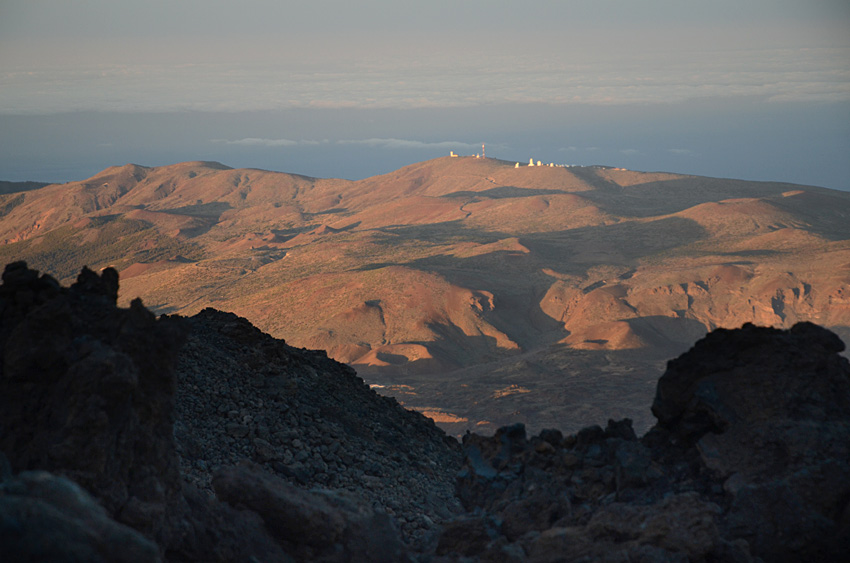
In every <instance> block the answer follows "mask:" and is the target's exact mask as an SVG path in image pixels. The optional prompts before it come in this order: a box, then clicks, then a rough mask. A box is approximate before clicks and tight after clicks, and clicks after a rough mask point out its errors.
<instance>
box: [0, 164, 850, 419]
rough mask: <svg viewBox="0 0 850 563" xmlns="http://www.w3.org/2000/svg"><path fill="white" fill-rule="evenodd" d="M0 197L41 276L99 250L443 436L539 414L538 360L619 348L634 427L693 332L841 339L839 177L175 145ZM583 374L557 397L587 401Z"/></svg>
mask: <svg viewBox="0 0 850 563" xmlns="http://www.w3.org/2000/svg"><path fill="white" fill-rule="evenodd" d="M21 196H23V197H21ZM4 205H5V206H6V208H7V209H8V211H7V212H6V214H5V215H4V216H3V218H2V221H0V240H4V241H5V244H4V245H3V246H2V247H0V257H5V258H8V259H26V260H28V261H29V262H30V263H31V264H33V266H35V267H38V268H40V269H42V270H45V271H49V272H51V273H53V274H54V275H56V276H57V277H59V278H60V279H63V280H65V279H69V278H70V277H71V276H73V275H74V273H75V272H76V271H78V270H79V268H81V267H82V266H83V265H89V266H90V267H93V268H102V267H106V266H110V265H112V266H114V267H116V269H117V270H119V271H120V272H121V275H122V280H124V282H123V285H124V288H125V289H124V293H123V295H124V296H125V297H123V299H127V300H129V299H130V298H131V297H136V296H140V297H142V298H143V300H144V301H145V303H147V304H148V305H149V306H151V307H152V308H153V309H154V310H155V311H158V312H161V313H171V312H179V313H181V314H194V313H196V312H198V311H200V310H202V309H203V308H205V307H208V306H214V307H217V308H222V309H226V310H229V311H233V312H234V313H236V314H239V315H240V316H243V317H246V318H248V319H250V320H251V321H252V322H253V323H255V324H256V325H257V326H259V327H261V328H262V329H263V330H265V331H268V332H269V333H271V334H273V335H275V336H278V337H283V338H285V339H286V340H287V341H289V342H292V343H294V344H297V345H300V346H307V347H316V348H322V349H327V350H329V351H330V353H331V355H332V356H333V357H335V358H336V359H339V360H341V361H344V362H346V363H349V364H350V365H353V366H355V367H356V369H357V370H358V372H359V373H361V375H363V376H364V377H366V379H367V380H369V381H370V382H371V383H374V384H376V385H381V386H382V389H383V391H384V392H387V393H390V394H392V395H393V396H395V397H396V398H398V399H399V400H400V401H402V402H404V403H405V404H406V405H407V406H411V407H413V408H418V409H420V410H423V411H430V412H437V411H441V412H445V413H446V418H451V416H449V415H452V416H453V417H454V418H455V419H465V422H462V423H458V424H455V425H453V426H451V425H444V427H446V428H447V429H448V430H450V431H453V432H457V433H460V432H462V431H464V430H465V429H468V428H476V429H478V430H481V431H486V429H488V428H489V429H491V430H493V429H495V427H497V426H498V425H500V424H503V423H507V422H509V421H513V420H515V419H516V417H517V416H519V418H520V419H521V420H524V421H525V422H526V423H528V424H529V425H530V427H532V428H539V427H542V426H545V425H549V424H552V423H553V422H554V420H553V419H552V418H550V417H552V416H569V414H568V413H566V412H565V411H566V410H567V409H566V408H561V410H560V411H558V410H557V409H556V410H553V409H555V406H554V404H553V401H552V400H550V398H549V396H550V395H552V394H553V393H555V390H554V387H555V386H556V385H557V378H558V377H563V376H555V375H554V374H555V373H563V368H568V371H570V372H575V373H579V374H588V375H587V376H586V377H587V378H591V377H592V378H595V379H596V380H598V384H599V385H603V387H606V386H608V385H615V379H614V378H617V377H620V376H617V375H616V374H618V373H620V372H621V369H620V368H619V367H617V366H621V365H628V366H630V368H629V369H630V370H631V371H630V373H632V376H631V377H632V379H631V381H623V380H621V381H620V382H619V383H618V384H616V385H618V386H619V388H620V389H623V392H626V391H625V387H627V386H632V389H631V390H629V391H628V392H627V394H628V395H630V396H631V394H632V393H634V392H635V390H636V389H643V391H641V392H640V393H638V394H637V395H635V398H634V399H633V400H634V401H637V402H636V403H635V404H634V405H633V408H632V407H631V406H630V407H627V410H625V411H621V415H622V416H630V417H632V418H634V419H635V421H636V422H635V423H636V427H638V428H645V427H646V425H647V424H648V423H649V420H648V419H647V418H646V414H645V412H646V411H645V409H644V408H642V406H645V404H647V402H648V401H649V399H650V397H649V392H650V389H649V382H650V381H651V376H650V374H652V373H655V371H656V370H657V369H658V368H659V366H660V365H662V364H663V362H664V361H665V360H666V358H668V357H671V356H672V355H675V354H677V353H681V352H682V351H684V350H683V347H684V346H685V345H686V343H687V342H688V341H689V340H692V339H693V338H695V337H699V336H701V335H702V334H704V333H705V332H707V331H709V330H712V329H714V328H716V327H726V328H732V327H735V326H740V325H741V324H743V323H745V322H754V323H757V324H763V325H768V326H777V327H785V328H788V327H790V325H791V324H793V323H794V322H797V321H802V320H811V321H814V322H819V323H822V324H825V325H826V326H829V327H830V328H832V329H833V330H836V331H837V332H838V333H839V334H841V335H842V336H845V337H846V336H847V335H850V328H847V327H850V301H848V298H847V295H848V294H850V288H848V284H850V268H848V266H847V265H848V264H850V221H847V218H848V216H850V194H846V193H844V192H837V191H833V190H827V189H824V188H817V187H810V186H799V185H793V184H781V183H770V182H747V181H740V180H727V179H716V178H704V177H696V176H686V175H678V174H668V173H646V172H636V171H629V170H621V169H614V168H608V167H569V168H564V167H550V166H542V167H536V166H535V167H529V166H525V165H521V166H520V167H519V168H517V167H515V163H513V162H507V161H499V160H495V159H489V158H488V159H478V158H473V157H458V158H451V157H443V158H438V159H434V160H430V161H425V162H421V163H414V164H411V165H409V166H406V167H403V168H401V169H399V170H397V171H393V172H390V173H388V174H384V175H381V176H376V177H372V178H367V179H364V180H359V181H349V180H340V179H321V178H308V177H305V176H298V175H292V174H286V173H279V172H268V171H262V170H253V169H231V168H229V167H226V166H224V165H221V164H220V163H204V162H189V163H179V164H175V165H170V166H165V167H153V168H143V167H138V166H136V165H126V166H124V167H113V168H110V169H107V170H106V171H104V172H102V173H100V174H99V175H96V176H95V177H93V178H91V179H89V180H86V181H83V182H72V183H68V184H64V185H52V186H46V187H44V188H40V189H37V190H32V191H28V192H26V193H23V194H9V195H5V196H0V207H3V206H4ZM621 358H622V359H621ZM484 366H488V368H487V369H489V373H490V375H487V373H486V372H485V371H483V370H484ZM551 366H560V368H559V369H552V367H551ZM479 368H480V369H479ZM591 374H592V375H591ZM580 377H584V376H580ZM620 379H622V378H620ZM603 381H605V382H607V383H604V384H603V383H602V382H603ZM464 386H465V387H464ZM512 386H517V387H521V388H523V389H526V390H527V391H528V392H527V393H519V394H507V395H504V394H500V390H502V389H511V388H513V387H512ZM596 386H597V384H594V383H592V382H591V381H590V379H588V380H587V381H586V384H583V385H580V386H579V387H582V388H584V389H585V391H584V392H583V393H585V392H586V393H589V395H583V396H582V397H580V398H579V397H577V400H578V401H579V403H580V404H578V405H577V404H573V406H572V408H579V409H584V408H591V410H592V411H593V412H596V413H601V412H603V411H605V413H606V414H607V413H609V412H610V410H608V409H609V408H610V407H612V406H613V405H611V404H610V400H609V399H606V398H605V397H604V396H601V395H600V392H599V390H596V391H594V390H593V388H594V387H596ZM640 397H642V398H640ZM638 403H640V404H638ZM477 404H481V405H483V406H480V407H479V406H475V405H477ZM603 407H604V408H603ZM517 411H519V412H520V414H519V415H516V414H514V413H516V412H517ZM556 412H557V413H558V414H557V415H556V414H555V413H556ZM547 413H548V414H547ZM575 420H576V422H577V418H576V419H575Z"/></svg>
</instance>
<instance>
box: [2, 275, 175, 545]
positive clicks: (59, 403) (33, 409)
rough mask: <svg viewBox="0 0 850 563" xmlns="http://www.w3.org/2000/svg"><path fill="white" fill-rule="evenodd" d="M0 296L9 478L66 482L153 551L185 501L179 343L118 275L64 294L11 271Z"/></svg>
mask: <svg viewBox="0 0 850 563" xmlns="http://www.w3.org/2000/svg"><path fill="white" fill-rule="evenodd" d="M3 279H4V284H3V286H2V287H0V322H2V329H0V359H2V362H0V450H2V451H3V452H4V453H5V454H6V455H7V456H8V459H9V461H10V463H11V466H12V469H13V470H14V471H15V472H19V471H25V470H33V469H41V470H46V471H50V472H54V473H57V474H60V475H63V476H65V477H68V478H70V479H72V480H73V481H75V482H76V483H78V484H80V485H81V486H82V487H83V488H84V489H86V490H87V491H89V492H90V493H91V494H93V495H94V496H95V497H96V498H97V499H98V501H99V502H100V503H102V504H103V506H104V507H105V508H106V510H107V511H108V512H109V513H110V514H112V515H113V516H115V517H116V518H117V519H118V520H119V521H121V522H124V523H127V524H129V525H131V526H133V527H135V528H136V529H139V530H142V531H143V532H144V533H145V534H147V535H149V536H150V537H153V538H156V539H157V540H158V541H169V540H168V539H167V538H166V537H165V535H167V530H169V529H170V528H172V527H173V525H172V524H173V523H170V522H168V520H169V517H170V514H172V513H173V512H174V510H173V509H174V507H175V503H179V502H180V498H181V486H182V485H181V483H182V480H181V477H180V472H179V461H178V458H177V455H176V452H175V447H174V439H173V430H172V427H173V417H174V390H175V385H176V379H175V375H174V367H173V366H174V363H175V361H176V357H177V352H178V350H179V348H180V346H181V344H182V342H183V339H184V332H183V330H182V329H181V328H180V326H179V323H177V322H176V321H175V320H174V319H167V318H163V319H157V318H156V317H154V315H153V314H151V313H150V312H149V311H148V310H147V309H145V308H144V307H143V306H142V304H141V302H140V301H138V300H136V301H134V302H133V304H132V305H131V306H130V308H129V309H119V308H117V307H116V306H115V299H114V297H115V294H116V291H117V281H116V280H117V274H116V273H115V272H114V270H112V271H111V273H109V272H106V273H104V275H103V277H99V276H98V275H97V274H95V273H93V272H91V271H90V270H84V271H83V273H81V274H80V281H79V282H78V283H77V284H75V285H74V286H73V287H71V288H70V289H65V288H59V286H58V284H57V283H55V281H53V280H52V279H51V278H49V277H48V276H41V277H39V276H38V272H35V271H33V270H27V269H26V266H25V265H22V264H21V263H16V264H11V265H10V266H9V267H7V268H6V272H5V273H4V275H3Z"/></svg>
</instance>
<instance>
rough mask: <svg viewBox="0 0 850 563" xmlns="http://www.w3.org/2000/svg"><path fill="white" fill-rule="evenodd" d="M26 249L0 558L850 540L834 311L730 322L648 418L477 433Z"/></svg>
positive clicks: (224, 324)
mask: <svg viewBox="0 0 850 563" xmlns="http://www.w3.org/2000/svg"><path fill="white" fill-rule="evenodd" d="M117 295H118V276H117V274H116V273H115V271H114V270H111V269H106V270H104V272H103V273H102V274H101V275H98V274H95V273H94V272H92V271H90V270H83V272H82V273H81V274H80V276H79V278H78V281H77V283H75V284H74V285H73V286H71V287H70V288H63V287H60V286H59V284H58V283H57V282H56V281H55V280H53V279H52V278H50V277H49V276H46V275H39V274H38V272H36V271H34V270H30V269H28V268H27V266H26V264H24V263H21V262H18V263H14V264H10V265H9V266H7V267H6V270H5V272H4V274H3V285H2V286H0V369H2V372H0V452H2V453H0V560H3V561H6V560H8V561H293V560H294V561H405V560H410V561H476V560H479V561H652V562H661V561H740V562H747V561H801V560H808V561H842V560H844V557H845V555H846V553H848V552H850V463H848V462H850V364H848V361H847V360H846V359H845V358H843V357H841V356H840V355H839V352H840V351H842V350H843V348H844V345H843V343H842V342H841V341H840V339H838V337H836V336H835V335H834V334H832V333H831V332H829V331H827V330H825V329H823V328H820V327H818V326H816V325H813V324H809V323H801V324H798V325H796V326H795V327H793V328H792V329H790V330H788V331H780V330H775V329H769V328H758V327H754V326H752V325H745V326H744V327H742V328H741V329H738V330H717V331H715V332H713V333H711V334H709V335H708V336H707V337H706V338H704V339H703V340H701V341H699V342H698V343H697V344H696V345H695V346H694V348H693V349H692V350H691V351H689V352H688V353H686V354H684V355H682V356H681V357H679V358H678V359H676V360H673V361H671V362H670V363H669V364H668V369H667V371H666V372H665V374H664V375H663V376H662V377H661V379H660V380H659V383H658V390H657V394H656V398H655V402H654V404H653V406H652V412H653V414H654V415H655V416H656V418H657V419H658V422H657V424H656V425H655V427H653V429H652V430H650V431H649V432H648V433H647V434H646V435H645V436H643V437H642V438H638V437H637V436H636V435H635V433H634V431H633V430H632V427H631V422H630V421H629V420H628V419H626V420H622V421H608V423H607V425H606V426H605V428H602V427H601V426H589V427H587V428H585V429H584V430H582V431H581V432H579V433H577V434H576V435H568V436H564V435H562V433H561V432H559V431H558V430H545V431H543V432H541V433H540V434H539V435H538V436H534V437H530V438H529V437H528V436H526V433H525V429H524V427H523V426H522V425H515V426H509V427H505V428H502V429H500V430H499V431H498V432H497V433H496V434H495V436H492V437H483V436H478V435H474V434H468V435H467V436H466V437H465V438H464V440H463V444H462V445H461V444H458V443H457V442H456V441H455V440H454V439H452V438H449V437H447V436H446V435H445V434H444V433H443V432H442V431H440V430H439V429H438V428H436V427H435V426H434V424H433V422H431V421H430V420H429V419H426V418H425V417H423V416H421V415H419V414H417V413H413V412H410V411H407V410H405V409H403V408H402V407H401V406H399V405H398V404H397V403H396V402H395V400H393V399H387V398H385V397H381V396H379V395H377V394H375V393H374V392H372V391H371V390H370V389H369V388H368V387H367V386H366V385H365V384H364V383H363V381H362V380H361V379H359V378H358V377H357V376H356V374H355V373H354V372H353V371H352V370H351V369H350V368H348V367H346V366H344V365H341V364H338V363H336V362H334V361H332V360H329V359H328V358H327V356H326V355H325V354H324V353H322V352H314V351H307V350H303V349H296V348H292V347H290V346H288V345H287V344H285V343H284V342H283V341H281V340H276V339H273V338H271V337H269V336H267V335H265V334H263V333H261V332H260V331H259V330H257V329H256V328H254V327H253V326H252V325H251V324H250V323H248V322H247V321H245V320H244V319H241V318H239V317H236V316H235V315H231V314H228V313H222V312H219V311H214V310H212V309H207V310H205V311H202V312H201V313H199V314H198V315H196V316H194V317H192V318H180V317H168V316H163V317H159V318H156V317H155V316H154V315H153V314H152V313H150V312H149V311H148V310H146V309H145V308H144V307H143V306H142V304H141V302H140V301H134V302H133V303H132V305H131V306H130V307H129V308H127V309H121V308H118V307H116V299H117Z"/></svg>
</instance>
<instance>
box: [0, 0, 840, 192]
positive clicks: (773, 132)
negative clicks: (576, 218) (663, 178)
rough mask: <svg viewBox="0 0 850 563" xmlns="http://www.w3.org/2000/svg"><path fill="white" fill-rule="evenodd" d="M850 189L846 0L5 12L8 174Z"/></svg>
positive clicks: (315, 2)
mask: <svg viewBox="0 0 850 563" xmlns="http://www.w3.org/2000/svg"><path fill="white" fill-rule="evenodd" d="M481 142H486V143H487V144H488V151H487V153H488V155H492V156H496V157H499V158H504V159H508V160H522V161H527V160H528V158H529V157H532V156H533V157H535V158H539V159H541V160H545V161H554V162H563V163H568V164H569V163H575V164H608V165H612V166H626V167H630V168H635V169H639V170H670V171H676V172H689V173H696V174H704V175H711V176H731V177H740V178H748V179H763V180H782V181H789V182H796V183H809V184H816V185H825V186H828V187H834V188H841V189H850V1H848V0H734V1H730V0H715V1H714V2H704V1H700V2H693V1H689V0H587V1H585V0H577V1H564V0H561V1H548V0H543V1H534V0H530V1H529V0H525V1H523V2H517V1H504V0H502V1H499V0H490V1H486V0H455V1H453V2H448V1H443V0H429V1H428V2H421V1H417V2H406V1H402V0H393V1H390V0H365V1H360V2H344V1H340V0H311V1H310V2H299V3H289V2H280V1H279V0H277V1H265V0H242V1H240V2H238V3H236V2H223V1H216V0H171V1H168V2H165V1H159V0H148V1H146V2H129V1H121V0H109V1H107V0H25V1H23V0H0V179H10V180H21V179H35V180H45V181H64V180H72V179H81V178H83V177H86V176H89V175H91V174H93V173H95V172H97V171H98V170H100V169H102V168H105V167H107V166H110V165H114V164H123V163H126V162H136V163H138V164H143V165H161V164H169V163H172V162H177V161H181V160H219V161H221V162H224V163H225V164H228V165H230V166H254V167H261V168H267V169H273V170H283V171H287V172H298V173H304V174H310V175H314V176H340V177H347V178H358V177H363V176H367V175H371V174H376V173H381V172H386V171H389V170H392V169H393V168H396V167H398V166H402V165H404V164H407V163H411V162H415V161H418V160H423V159H426V158H431V157H434V156H440V155H444V154H447V153H448V152H449V150H454V151H455V152H461V153H469V152H474V151H476V150H478V147H480V143H481Z"/></svg>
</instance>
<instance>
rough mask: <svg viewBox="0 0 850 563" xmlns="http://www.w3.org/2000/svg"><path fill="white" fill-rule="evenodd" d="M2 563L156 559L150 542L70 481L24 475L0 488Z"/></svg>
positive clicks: (138, 562) (36, 473) (134, 562)
mask: <svg viewBox="0 0 850 563" xmlns="http://www.w3.org/2000/svg"><path fill="white" fill-rule="evenodd" d="M0 456H2V454H0ZM3 461H5V460H3ZM0 560H2V561H56V562H60V561H61V562H65V561H67V562H72V561H74V562H80V563H82V562H91V563H98V562H102V563H110V562H116V563H117V562H122V563H148V562H155V561H160V557H159V549H158V548H157V545H156V544H155V543H154V542H152V541H150V540H148V539H147V538H145V537H144V536H142V535H141V534H140V533H139V532H137V531H135V530H133V529H132V528H129V527H127V526H124V525H121V524H118V523H117V522H115V521H114V520H112V519H111V518H110V517H109V515H108V514H107V513H106V510H104V508H103V507H102V506H101V505H100V504H98V502H97V501H96V500H95V499H94V498H92V497H91V496H90V495H89V494H88V493H86V492H85V491H84V490H83V489H81V488H80V487H79V486H78V485H77V484H76V483H74V482H73V481H70V480H69V479H66V478H64V477H59V476H56V475H53V474H51V473H48V472H46V471H24V472H23V473H20V474H19V475H17V476H16V477H12V476H11V475H7V476H6V477H5V478H4V479H3V480H2V482H0Z"/></svg>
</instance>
